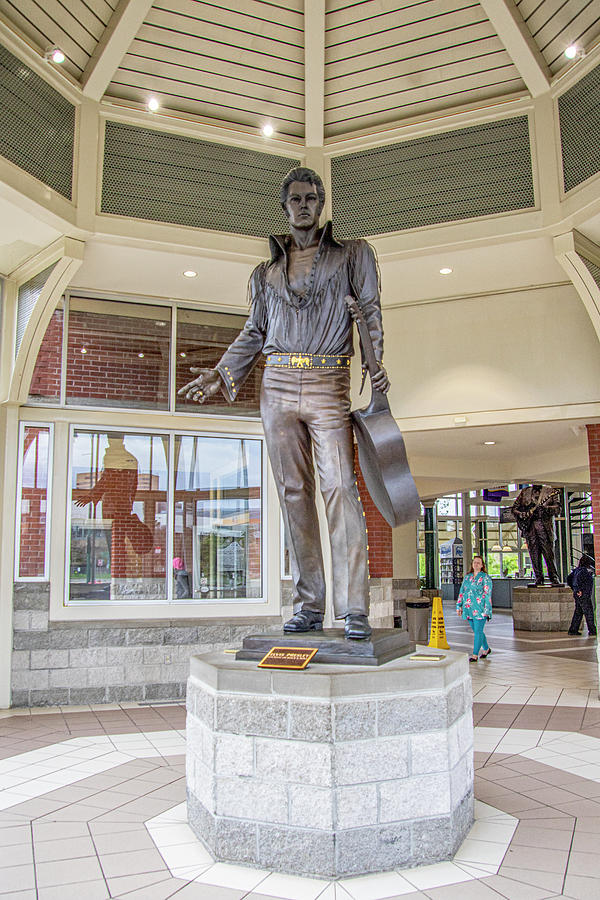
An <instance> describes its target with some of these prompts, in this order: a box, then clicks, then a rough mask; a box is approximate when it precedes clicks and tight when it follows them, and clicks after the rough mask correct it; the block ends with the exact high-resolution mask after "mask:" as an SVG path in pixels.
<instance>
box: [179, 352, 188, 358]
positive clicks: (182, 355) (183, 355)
mask: <svg viewBox="0 0 600 900" xmlns="http://www.w3.org/2000/svg"><path fill="white" fill-rule="evenodd" d="M179 355H180V356H181V358H182V359H185V358H186V356H187V353H183V352H182V353H180V354H179Z"/></svg>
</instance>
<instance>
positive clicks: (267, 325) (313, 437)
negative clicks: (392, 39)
mask: <svg viewBox="0 0 600 900" xmlns="http://www.w3.org/2000/svg"><path fill="white" fill-rule="evenodd" d="M280 200H281V205H282V207H283V210H284V212H285V214H286V216H287V218H288V221H289V226H290V234H289V235H277V236H273V237H271V238H270V248H271V258H270V259H269V260H267V261H265V262H263V263H261V264H260V265H259V266H257V268H256V269H255V270H254V272H253V273H252V275H251V278H250V302H251V305H250V314H249V317H248V321H247V322H246V325H245V327H244V329H243V331H242V332H241V333H240V334H239V336H238V337H237V338H236V340H235V341H234V342H233V343H232V344H231V346H230V347H229V348H228V349H227V350H226V351H225V353H224V354H223V356H222V358H221V360H220V361H219V363H218V364H217V366H216V367H215V369H192V372H193V373H195V374H196V376H197V377H196V378H194V380H193V381H191V382H190V383H189V384H187V385H185V386H184V387H183V388H181V390H180V391H179V393H180V394H185V396H186V397H187V398H188V399H191V400H195V401H197V402H200V403H202V402H204V400H205V399H207V398H208V397H211V396H213V395H214V394H216V393H217V392H218V391H222V392H223V393H224V394H225V396H226V397H227V398H228V399H229V400H230V401H233V400H235V398H236V396H237V394H238V392H239V388H240V386H241V384H242V383H243V382H244V380H245V379H246V378H247V377H248V375H249V373H250V371H251V370H252V368H253V366H254V365H255V363H256V362H257V360H258V358H259V356H260V354H261V353H263V354H264V355H265V356H266V357H267V360H266V368H265V372H264V376H263V382H262V388H261V396H260V409H261V416H262V421H263V425H264V430H265V438H266V442H267V449H268V453H269V459H270V462H271V467H272V470H273V475H274V477H275V481H276V484H277V490H278V494H279V500H280V504H281V510H282V514H283V520H284V524H285V530H286V536H287V541H288V547H289V552H290V566H291V571H292V578H293V583H294V609H295V610H296V612H295V615H294V616H293V617H292V618H291V619H290V620H289V621H288V622H286V624H285V625H284V631H286V632H306V631H313V630H314V631H320V630H321V629H322V627H323V618H324V614H325V575H324V568H323V559H322V553H321V540H320V534H319V525H318V519H317V509H316V505H315V484H316V478H315V467H316V470H317V472H318V475H319V484H320V488H321V493H322V496H323V501H324V504H325V513H326V517H327V527H328V531H329V540H330V545H331V558H332V580H333V584H332V594H333V606H334V610H333V611H334V616H335V618H336V619H343V620H344V621H345V625H344V630H345V635H346V637H347V638H351V639H357V640H361V639H366V638H368V637H369V636H370V635H371V627H370V625H369V620H368V614H369V586H368V562H367V537H366V528H365V517H364V512H363V509H362V505H361V502H360V498H359V495H358V488H357V482H356V474H355V471H354V458H353V436H352V423H351V419H350V358H351V356H352V355H353V352H354V351H353V335H352V318H351V316H350V313H349V312H348V309H347V307H346V303H345V302H344V298H345V297H346V296H347V295H348V294H350V295H352V296H353V297H355V298H356V300H357V302H358V305H359V307H360V310H361V312H362V315H363V316H364V319H365V322H366V324H367V328H368V330H369V335H370V337H371V341H372V343H373V347H374V350H375V355H376V358H377V361H378V369H377V371H376V372H375V373H373V374H371V383H372V386H373V387H374V388H375V389H376V390H379V391H381V392H383V393H385V392H387V391H388V390H389V380H388V377H387V374H386V372H385V369H384V368H383V366H382V364H381V360H382V357H383V331H382V326H381V307H380V300H379V279H378V272H377V265H376V261H375V254H374V252H373V250H372V248H371V247H370V246H369V244H367V243H366V241H363V240H344V241H338V240H336V239H335V238H334V236H333V233H332V226H331V222H327V224H326V225H325V226H324V227H323V228H320V227H319V216H320V214H321V211H322V209H323V205H324V203H325V192H324V188H323V183H322V181H321V179H320V177H319V176H318V175H317V173H316V172H314V171H312V170H311V169H306V168H297V169H292V171H291V172H289V173H288V175H287V176H286V178H285V180H284V182H283V184H282V187H281V195H280ZM313 457H314V464H313Z"/></svg>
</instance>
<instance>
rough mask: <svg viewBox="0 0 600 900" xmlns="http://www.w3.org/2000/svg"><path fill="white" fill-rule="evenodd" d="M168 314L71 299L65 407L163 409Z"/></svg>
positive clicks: (165, 405)
mask: <svg viewBox="0 0 600 900" xmlns="http://www.w3.org/2000/svg"><path fill="white" fill-rule="evenodd" d="M170 346H171V310H170V309H169V308H167V307H158V306H143V305H142V304H134V303H113V302H109V301H102V302H101V303H100V302H98V301H97V300H85V299H81V298H71V300H70V302H69V324H68V339H67V388H66V403H67V404H74V405H77V406H110V407H121V408H129V409H131V408H133V409H168V407H169V353H170Z"/></svg>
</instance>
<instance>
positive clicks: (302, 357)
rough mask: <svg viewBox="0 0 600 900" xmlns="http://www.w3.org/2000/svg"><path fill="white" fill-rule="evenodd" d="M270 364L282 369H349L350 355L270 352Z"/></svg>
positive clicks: (268, 360)
mask: <svg viewBox="0 0 600 900" xmlns="http://www.w3.org/2000/svg"><path fill="white" fill-rule="evenodd" d="M266 364H267V365H268V366H275V367H279V368H280V369H347V368H348V367H349V365H350V357H349V356H319V355H318V354H313V353H270V354H269V356H267V362H266Z"/></svg>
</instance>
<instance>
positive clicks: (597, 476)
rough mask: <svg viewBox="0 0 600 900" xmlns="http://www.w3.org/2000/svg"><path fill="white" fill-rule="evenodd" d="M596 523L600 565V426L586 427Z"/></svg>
mask: <svg viewBox="0 0 600 900" xmlns="http://www.w3.org/2000/svg"><path fill="white" fill-rule="evenodd" d="M586 429H587V438H588V455H589V460H590V488H591V492H592V517H593V521H594V557H595V559H596V561H597V565H598V564H600V425H586Z"/></svg>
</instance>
